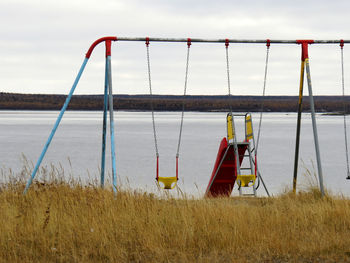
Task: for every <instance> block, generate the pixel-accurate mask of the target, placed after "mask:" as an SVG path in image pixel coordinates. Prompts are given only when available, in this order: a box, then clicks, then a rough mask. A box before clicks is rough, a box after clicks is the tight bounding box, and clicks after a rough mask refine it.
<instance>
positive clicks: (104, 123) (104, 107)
mask: <svg viewBox="0 0 350 263" xmlns="http://www.w3.org/2000/svg"><path fill="white" fill-rule="evenodd" d="M107 63H108V61H107V59H106V68H105V85H104V86H105V90H104V103H103V133H102V156H101V187H102V188H103V187H104V184H105V163H106V132H107V109H108V70H107V69H108V64H107Z"/></svg>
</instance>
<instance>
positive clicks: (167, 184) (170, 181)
mask: <svg viewBox="0 0 350 263" xmlns="http://www.w3.org/2000/svg"><path fill="white" fill-rule="evenodd" d="M149 43H150V42H149V38H148V37H147V38H146V51H147V68H148V84H149V93H150V96H151V112H152V126H153V136H154V145H155V151H156V183H157V186H158V187H159V188H160V189H167V190H170V189H174V188H175V187H176V186H177V181H178V180H179V156H180V144H181V136H182V127H183V119H184V111H185V97H186V90H187V78H188V65H189V56H190V46H191V39H190V38H188V39H187V58H186V72H185V84H184V93H183V101H182V112H181V121H180V131H179V139H178V144H177V151H176V173H175V176H168V177H163V176H159V151H158V141H157V132H156V125H155V120H154V105H153V93H152V81H151V63H150V55H149Z"/></svg>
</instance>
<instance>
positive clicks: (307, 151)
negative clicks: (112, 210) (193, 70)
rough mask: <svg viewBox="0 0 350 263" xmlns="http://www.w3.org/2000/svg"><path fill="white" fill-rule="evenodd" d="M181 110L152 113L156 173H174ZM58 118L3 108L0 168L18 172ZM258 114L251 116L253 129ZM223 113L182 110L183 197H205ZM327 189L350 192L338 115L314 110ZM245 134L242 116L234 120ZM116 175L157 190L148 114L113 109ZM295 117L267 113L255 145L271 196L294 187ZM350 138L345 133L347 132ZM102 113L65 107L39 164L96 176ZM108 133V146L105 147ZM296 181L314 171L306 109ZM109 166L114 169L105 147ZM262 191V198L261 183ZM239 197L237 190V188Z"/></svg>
mask: <svg viewBox="0 0 350 263" xmlns="http://www.w3.org/2000/svg"><path fill="white" fill-rule="evenodd" d="M180 114H181V113H178V112H162V113H156V115H155V118H156V126H157V135H158V145H159V153H160V175H161V176H175V154H176V148H177V142H178V136H179V125H180ZM57 116H58V112H55V111H41V112H34V111H1V112H0V142H1V148H0V167H1V168H3V169H8V168H11V169H12V170H14V171H15V172H19V171H20V170H21V167H22V165H23V162H22V161H21V156H22V154H24V155H25V156H26V157H27V158H28V159H29V160H30V161H32V162H33V163H35V162H36V161H37V159H38V157H39V155H40V153H41V151H42V147H43V146H44V144H45V142H46V140H47V138H48V135H49V133H50V131H51V129H52V127H53V124H54V122H55V120H56V118H57ZM258 116H259V115H258V114H253V124H254V127H255V128H257V127H258V119H259V118H258ZM225 117H226V113H194V112H187V113H185V120H184V128H183V135H182V136H183V137H182V142H181V148H180V161H179V164H180V169H179V177H180V181H179V186H180V187H181V189H182V190H183V191H185V192H186V193H188V194H193V195H196V196H199V195H202V194H203V193H204V191H205V189H206V186H207V184H208V180H209V178H210V175H211V172H212V169H213V165H214V161H215V158H216V154H217V150H218V146H219V143H220V140H221V139H222V138H223V137H224V136H226V121H225ZM317 127H318V132H319V141H320V149H321V160H322V168H323V173H324V183H325V187H326V188H327V189H329V190H331V191H332V192H333V193H334V194H338V193H342V194H344V195H346V196H350V181H347V180H345V177H346V160H345V147H344V131H343V117H342V116H326V115H320V114H319V115H317ZM236 128H237V130H238V131H237V134H238V138H239V139H243V136H244V127H243V120H242V121H237V124H236ZM115 129H116V133H115V134H116V154H117V175H118V181H119V183H122V184H123V185H129V186H130V187H132V188H133V189H134V188H135V189H136V188H142V189H144V190H147V191H151V192H152V191H156V186H155V183H154V178H155V176H156V174H155V166H156V159H155V146H154V140H153V132H152V123H151V114H150V113H149V112H115ZM295 132H296V114H294V113H292V114H290V113H288V114H287V113H264V116H263V124H262V131H261V139H260V145H259V159H258V162H259V165H260V166H259V169H260V171H261V173H262V176H263V178H264V180H265V183H266V184H267V187H268V189H269V191H270V192H271V193H273V194H277V193H280V192H282V191H283V190H284V189H285V188H286V187H288V188H291V186H292V177H293V165H294V148H295ZM348 136H349V135H348ZM101 140H102V112H81V111H70V112H66V113H65V115H64V117H63V120H62V122H61V125H60V126H59V128H58V130H57V132H56V135H55V137H54V139H53V141H52V143H51V145H50V147H49V150H48V152H47V154H46V156H45V158H44V161H43V164H42V165H44V166H45V165H49V164H51V163H52V164H54V165H57V166H58V165H62V166H63V167H64V169H65V170H66V172H67V173H72V174H73V175H74V177H76V178H78V177H80V178H83V179H87V178H90V179H91V178H99V176H100V175H99V169H100V159H101ZM109 143H110V142H109V137H108V140H107V145H109ZM300 159H301V161H300V162H299V164H300V165H299V177H298V187H299V185H300V186H301V185H305V184H306V179H305V176H303V174H305V171H306V169H308V170H309V171H311V172H317V168H316V167H317V165H316V162H315V148H314V142H313V134H312V126H311V118H310V115H309V114H303V117H302V130H301V146H300ZM106 160H107V162H106V168H107V172H108V173H109V175H108V176H109V177H110V174H111V162H110V148H109V147H107V156H106ZM258 193H259V195H265V193H264V190H263V188H262V187H261V188H260V189H259V190H258ZM235 194H237V192H235Z"/></svg>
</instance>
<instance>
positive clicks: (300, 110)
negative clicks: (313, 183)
mask: <svg viewBox="0 0 350 263" xmlns="http://www.w3.org/2000/svg"><path fill="white" fill-rule="evenodd" d="M304 69H305V62H304V61H303V60H302V61H301V68H300V86H299V103H298V120H297V131H296V142H295V156H294V174H293V192H294V193H296V190H297V177H298V162H299V145H300V127H301V113H302V109H303V88H304Z"/></svg>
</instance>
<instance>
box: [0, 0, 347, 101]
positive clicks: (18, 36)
mask: <svg viewBox="0 0 350 263" xmlns="http://www.w3.org/2000/svg"><path fill="white" fill-rule="evenodd" d="M349 11H350V1H348V0H340V1H337V0H334V1H329V0H328V1H325V0H308V1H300V0H293V1H282V0H280V1H273V0H270V1H261V0H254V1H249V0H246V1H241V0H240V1H234V0H230V1H228V0H216V1H213V0H210V1H209V0H201V1H191V0H186V1H185V0H177V1H161V0H147V1H137V0H111V1H109V0H69V1H67V0H60V1H51V0H46V1H38V0H37V1H36V0H0V23H1V27H0V62H1V63H0V92H21V93H46V94H50V93H58V94H67V93H68V92H69V90H70V88H71V86H72V83H73V81H74V78H75V76H76V74H77V72H78V70H79V68H80V66H81V63H82V62H83V59H84V55H85V53H86V51H87V49H88V48H89V46H90V45H91V43H92V42H93V41H94V40H96V39H97V38H100V37H103V36H109V35H113V36H119V37H146V36H149V37H178V38H187V37H191V38H239V39H241V38H246V39H266V38H270V39H293V40H294V39H303V38H307V39H341V38H343V39H350V19H349ZM150 52H151V67H152V82H153V90H154V93H158V94H182V93H183V86H184V73H185V59H186V44H185V43H180V44H174V43H151V46H150ZM229 52H230V68H231V87H232V93H233V94H236V95H259V94H261V92H262V85H263V74H264V63H265V55H266V53H265V52H266V47H265V46H264V45H263V44H262V45H261V44H259V45H252V44H246V45H242V44H231V45H230V51H229ZM309 54H310V65H311V77H312V81H313V88H314V94H316V95H340V94H341V82H340V80H341V71H340V70H341V65H340V48H339V46H338V45H312V46H310V51H309ZM225 63H226V62H225V48H224V45H223V44H193V45H192V46H191V55H190V68H189V79H188V93H189V94H227V79H226V78H227V76H226V64H225ZM112 67H113V90H114V93H115V94H144V93H147V92H148V86H147V85H148V81H147V64H146V48H145V45H144V43H142V42H136V43H134V42H114V43H113V48H112ZM299 71H300V46H298V45H272V46H271V50H270V64H269V73H268V79H267V94H269V95H297V94H298V85H299V74H300V73H299ZM345 71H346V76H345V77H346V81H347V82H346V89H347V91H346V93H347V94H350V87H349V85H347V83H350V45H348V46H345ZM103 81H104V45H100V46H98V47H97V48H96V49H95V51H94V53H93V55H92V56H91V58H90V60H89V63H88V65H87V67H86V70H85V72H84V74H83V76H82V79H81V82H80V83H79V85H78V87H77V89H76V94H102V93H103ZM305 93H306V94H307V89H305Z"/></svg>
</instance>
